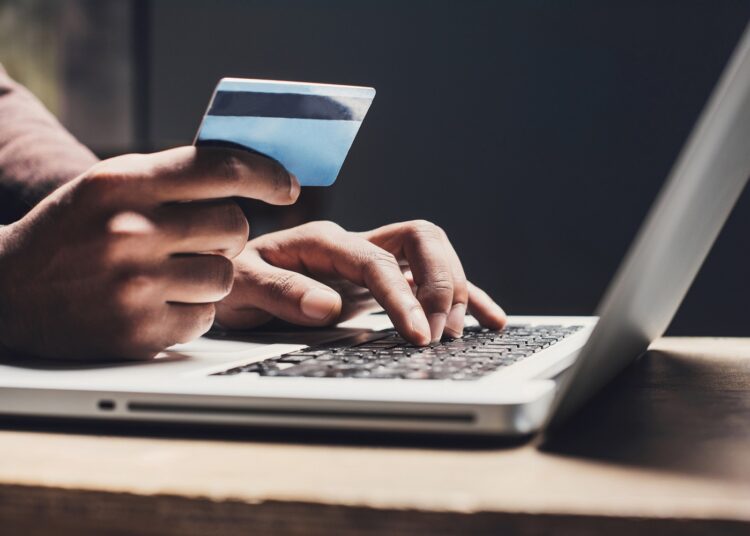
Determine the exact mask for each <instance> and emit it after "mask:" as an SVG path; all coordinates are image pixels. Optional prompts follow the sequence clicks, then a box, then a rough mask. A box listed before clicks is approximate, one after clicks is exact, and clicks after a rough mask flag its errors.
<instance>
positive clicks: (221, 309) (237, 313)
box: [216, 301, 273, 330]
mask: <svg viewBox="0 0 750 536" xmlns="http://www.w3.org/2000/svg"><path fill="white" fill-rule="evenodd" d="M271 320H273V315H272V314H271V313H269V312H267V311H264V310H263V309H257V308H255V307H251V306H244V307H237V308H235V307H233V306H232V305H231V304H229V303H227V302H226V301H222V302H219V303H217V304H216V323H217V324H218V325H220V326H221V327H223V328H226V329H236V330H242V329H252V328H257V327H258V326H262V325H263V324H267V323H268V322H270V321H271Z"/></svg>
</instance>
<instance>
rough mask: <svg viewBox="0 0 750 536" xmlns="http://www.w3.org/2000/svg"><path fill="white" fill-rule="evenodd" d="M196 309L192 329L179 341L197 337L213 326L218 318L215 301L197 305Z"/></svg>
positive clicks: (187, 340)
mask: <svg viewBox="0 0 750 536" xmlns="http://www.w3.org/2000/svg"><path fill="white" fill-rule="evenodd" d="M194 310H195V319H194V322H193V325H192V329H190V330H188V332H187V333H185V334H183V336H182V337H180V340H179V341H178V342H189V341H191V340H193V339H195V338H196V337H200V336H201V335H203V334H204V333H206V332H207V331H208V330H209V329H211V326H213V324H214V319H215V318H216V306H215V305H214V304H213V303H204V304H200V305H195V306H194Z"/></svg>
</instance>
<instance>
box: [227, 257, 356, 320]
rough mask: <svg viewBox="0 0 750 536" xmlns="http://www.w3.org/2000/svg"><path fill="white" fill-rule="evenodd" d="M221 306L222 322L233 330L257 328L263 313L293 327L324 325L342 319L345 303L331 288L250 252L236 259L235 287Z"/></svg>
mask: <svg viewBox="0 0 750 536" xmlns="http://www.w3.org/2000/svg"><path fill="white" fill-rule="evenodd" d="M220 305H221V307H220V308H219V309H218V310H217V319H218V321H219V323H221V324H222V325H224V326H226V327H229V328H233V329H241V328H247V327H251V326H253V325H257V319H258V312H259V310H260V311H264V312H266V313H268V314H270V315H272V316H274V317H276V318H280V319H281V320H285V321H287V322H291V323H293V324H299V325H303V326H324V325H328V324H331V323H333V322H335V321H336V320H337V319H338V318H339V316H340V315H341V307H342V300H341V296H340V295H339V294H338V293H337V292H336V291H334V290H333V289H332V288H330V287H329V286H327V285H324V284H323V283H320V282H318V281H315V280H314V279H312V278H309V277H307V276H304V275H302V274H299V273H297V272H293V271H291V270H284V269H282V268H277V267H275V266H272V265H270V264H268V263H267V262H266V261H264V260H263V259H262V258H261V257H260V256H259V255H257V254H256V253H249V252H247V253H245V254H243V255H241V256H239V257H237V258H235V281H234V286H233V288H232V292H231V294H230V295H229V296H227V297H226V298H225V299H224V300H223V301H222V302H221V304H220ZM246 320H247V321H246Z"/></svg>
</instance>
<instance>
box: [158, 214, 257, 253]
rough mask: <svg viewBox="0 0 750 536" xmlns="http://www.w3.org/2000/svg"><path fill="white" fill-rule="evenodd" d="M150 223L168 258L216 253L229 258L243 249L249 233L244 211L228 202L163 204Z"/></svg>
mask: <svg viewBox="0 0 750 536" xmlns="http://www.w3.org/2000/svg"><path fill="white" fill-rule="evenodd" d="M152 220H153V222H154V224H155V226H156V228H157V233H156V235H157V238H158V244H160V245H161V246H162V248H163V252H164V253H166V254H168V255H169V254H175V253H218V254H221V255H224V256H226V257H228V258H230V259H231V258H234V257H235V256H237V255H238V254H239V253H240V252H241V251H242V250H243V249H244V247H245V245H246V244H247V239H248V235H249V232H250V226H249V224H248V222H247V218H246V217H245V214H244V212H242V209H241V208H240V206H239V205H238V204H237V203H235V202H234V201H230V200H219V201H202V202H195V203H177V204H174V203H173V204H169V205H163V206H161V207H158V208H157V209H156V210H155V211H154V215H153V218H152Z"/></svg>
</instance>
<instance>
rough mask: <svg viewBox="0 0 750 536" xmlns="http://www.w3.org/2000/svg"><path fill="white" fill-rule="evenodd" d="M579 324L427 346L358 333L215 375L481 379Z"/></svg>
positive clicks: (526, 327)
mask: <svg viewBox="0 0 750 536" xmlns="http://www.w3.org/2000/svg"><path fill="white" fill-rule="evenodd" d="M581 327H582V326H556V325H544V326H532V325H530V324H517V325H510V326H506V328H505V329H503V330H502V331H491V330H489V329H487V328H481V327H478V326H469V327H467V328H466V329H465V331H464V336H463V337H462V338H459V339H453V338H450V337H444V338H443V340H442V341H440V342H439V343H433V344H431V345H429V346H427V347H417V346H413V345H411V344H409V343H407V342H406V341H404V339H402V338H401V337H400V336H399V335H398V334H396V333H395V332H393V331H390V332H382V333H367V334H359V335H356V336H355V337H353V338H352V339H348V340H345V341H336V342H333V343H327V344H324V345H321V346H319V347H315V348H306V349H304V350H299V351H296V352H290V353H288V354H284V355H282V356H279V357H275V358H270V359H266V360H264V361H260V362H256V363H250V364H248V365H245V366H241V367H233V368H231V369H227V370H225V371H223V372H218V373H215V374H213V375H214V376H231V375H237V374H250V373H252V374H258V375H260V376H263V377H268V378H273V377H282V378H291V377H305V378H373V379H375V378H379V379H405V380H455V381H466V380H477V379H479V378H481V377H483V376H485V375H487V374H490V373H492V372H494V371H496V370H499V369H500V368H503V367H508V366H511V365H513V364H514V363H518V362H519V361H522V360H524V359H526V358H527V357H529V356H531V355H533V354H534V353H536V352H539V351H541V350H543V349H544V348H548V347H549V346H551V345H553V344H556V343H557V342H559V341H560V340H562V339H564V338H565V337H568V336H570V335H572V334H573V333H575V332H576V331H578V330H579V329H581Z"/></svg>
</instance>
